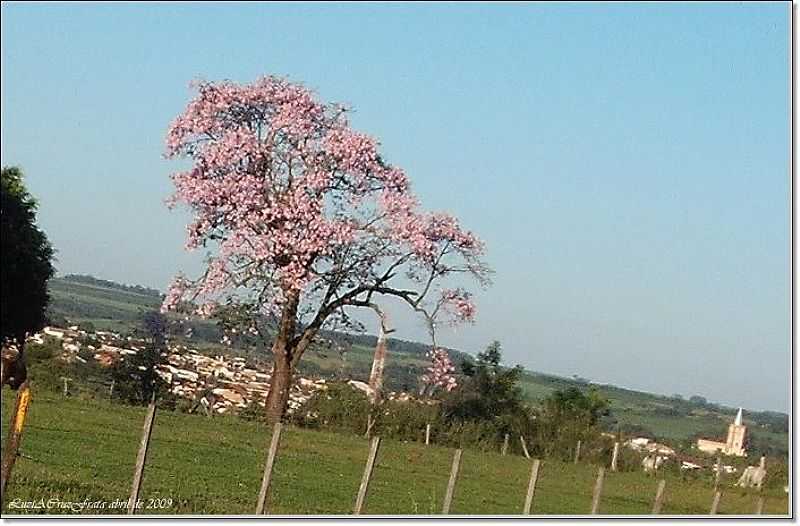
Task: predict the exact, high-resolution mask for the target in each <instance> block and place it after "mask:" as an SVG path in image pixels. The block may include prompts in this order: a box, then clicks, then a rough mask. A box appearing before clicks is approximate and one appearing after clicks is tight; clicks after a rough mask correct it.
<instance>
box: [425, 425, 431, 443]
mask: <svg viewBox="0 0 800 526" xmlns="http://www.w3.org/2000/svg"><path fill="white" fill-rule="evenodd" d="M430 443H431V425H430V424H425V445H426V446H427V445H428V444H430Z"/></svg>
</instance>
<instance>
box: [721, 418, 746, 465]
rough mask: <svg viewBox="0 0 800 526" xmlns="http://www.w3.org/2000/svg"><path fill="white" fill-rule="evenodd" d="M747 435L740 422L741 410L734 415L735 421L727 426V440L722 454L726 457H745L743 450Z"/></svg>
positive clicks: (744, 427)
mask: <svg viewBox="0 0 800 526" xmlns="http://www.w3.org/2000/svg"><path fill="white" fill-rule="evenodd" d="M746 434H747V426H745V425H744V423H743V422H742V408H741V407H740V408H739V412H738V413H736V420H734V421H733V423H732V424H731V425H730V426H728V439H727V440H726V441H725V450H724V451H723V453H725V454H726V455H733V456H737V457H746V456H747V452H746V451H745V449H744V439H745V435H746Z"/></svg>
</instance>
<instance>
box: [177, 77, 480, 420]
mask: <svg viewBox="0 0 800 526" xmlns="http://www.w3.org/2000/svg"><path fill="white" fill-rule="evenodd" d="M347 113H348V110H347V109H346V108H344V107H342V106H339V105H335V104H326V103H322V102H320V101H318V100H317V99H316V97H315V96H314V94H313V93H312V92H311V91H309V90H308V89H306V88H305V87H303V86H302V85H299V84H295V83H291V82H288V81H286V80H284V79H281V78H276V77H264V78H261V79H259V80H257V81H256V82H254V83H252V84H246V85H240V84H236V83H233V82H227V81H226V82H219V83H211V82H201V83H199V84H198V85H197V96H196V97H195V98H194V99H193V100H192V101H191V102H190V103H189V104H188V106H187V107H186V109H185V111H184V112H183V113H182V114H180V115H179V116H178V117H177V119H176V120H175V121H174V122H173V123H172V125H171V126H170V128H169V132H168V137H167V149H166V155H167V157H168V158H186V159H189V160H190V161H191V166H190V167H189V168H188V169H187V170H184V171H180V172H177V173H175V174H173V175H172V180H173V182H174V184H175V193H174V195H173V196H172V197H171V199H170V201H169V204H170V205H171V206H175V205H184V206H186V207H187V208H188V209H189V210H190V211H191V213H192V214H193V219H192V221H191V222H190V223H189V225H188V228H187V231H188V239H187V243H186V247H187V248H188V249H190V250H194V249H200V248H202V249H205V250H206V251H207V252H208V253H209V255H208V257H207V260H206V265H205V268H204V271H203V272H202V273H201V274H200V275H199V276H197V277H194V278H189V277H187V276H184V275H179V276H178V277H177V278H176V279H175V280H174V282H173V283H172V285H171V287H170V288H169V290H168V292H167V295H166V297H165V300H164V303H163V305H162V308H163V310H165V311H167V310H171V309H175V308H179V307H185V306H187V305H191V306H192V307H193V308H194V309H195V311H196V313H197V314H199V315H201V316H208V317H210V316H216V315H218V314H219V313H222V312H224V313H227V314H230V313H231V312H235V313H236V315H235V316H233V317H231V316H227V318H226V319H228V320H230V319H232V318H235V319H237V320H239V321H240V325H241V327H242V330H245V331H247V333H248V334H252V335H255V336H257V337H258V338H260V339H261V340H263V341H264V342H265V345H268V346H269V348H270V349H271V354H272V358H273V371H272V377H271V387H270V391H269V395H268V397H267V404H266V405H267V407H266V411H267V417H268V419H269V420H270V421H272V422H275V421H278V420H279V419H280V418H281V417H282V416H283V414H284V413H285V410H286V406H287V401H288V395H289V390H290V388H291V382H292V374H293V371H294V369H295V367H296V366H297V364H298V362H299V361H300V359H301V358H302V356H303V354H304V352H305V351H306V350H307V349H308V348H309V346H310V345H311V343H312V342H313V341H314V340H315V338H317V336H318V334H319V332H320V330H322V329H323V328H325V327H329V326H334V325H336V324H338V323H343V324H348V323H350V322H351V321H352V318H351V313H350V311H351V309H354V308H371V307H372V306H373V305H375V299H376V298H377V297H379V296H394V297H398V298H401V299H403V300H404V301H405V302H406V303H407V304H409V305H410V306H411V307H412V308H415V309H417V310H420V309H424V307H423V303H424V302H425V301H426V300H425V298H427V296H428V293H429V291H430V290H431V289H432V286H433V285H434V283H438V282H439V281H440V280H442V279H443V278H444V277H446V276H448V275H458V274H464V273H466V274H470V275H472V276H474V277H475V278H477V279H478V280H479V281H480V282H481V283H482V284H485V283H487V282H488V281H487V279H488V269H487V268H486V265H485V264H484V262H483V261H482V256H483V253H484V246H483V244H482V242H481V241H480V240H479V239H478V238H477V237H476V236H475V235H473V234H472V233H470V232H468V231H466V230H464V229H462V228H461V226H460V225H459V223H458V222H457V221H456V220H455V219H454V218H452V217H451V216H448V215H446V214H429V213H423V212H421V211H420V210H419V204H418V202H417V200H416V199H415V197H414V196H413V194H412V193H411V189H410V185H409V181H408V178H407V177H406V175H405V173H404V172H403V170H401V169H400V168H398V167H395V166H392V165H391V164H389V163H388V162H386V160H385V159H384V158H383V157H382V156H381V155H380V154H379V152H378V144H377V143H376V141H375V140H374V139H372V138H371V137H369V136H367V135H364V134H362V133H359V132H356V131H354V130H353V129H352V128H351V127H350V125H349V123H348V120H347ZM453 304H454V305H455V303H453ZM458 308H459V307H456V309H458ZM265 320H266V321H265Z"/></svg>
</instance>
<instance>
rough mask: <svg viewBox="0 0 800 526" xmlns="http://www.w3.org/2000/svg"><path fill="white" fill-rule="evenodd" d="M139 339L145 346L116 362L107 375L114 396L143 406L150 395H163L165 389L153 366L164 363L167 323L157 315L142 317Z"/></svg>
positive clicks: (149, 313) (151, 314) (149, 314)
mask: <svg viewBox="0 0 800 526" xmlns="http://www.w3.org/2000/svg"><path fill="white" fill-rule="evenodd" d="M139 332H140V334H139V335H140V336H142V337H143V338H144V341H145V342H146V345H145V347H144V348H143V349H139V350H138V351H137V353H136V354H133V355H127V356H126V357H125V359H124V360H122V361H119V362H117V363H116V364H115V365H114V367H113V369H112V372H111V377H112V378H113V380H114V390H115V392H116V396H117V397H119V398H121V399H123V400H126V401H127V402H129V403H133V404H142V405H143V404H147V403H148V402H149V401H150V399H151V397H152V396H153V395H154V394H159V393H161V394H165V388H166V387H167V386H166V384H165V382H164V380H163V379H162V378H161V377H160V376H159V375H158V373H157V367H158V366H159V365H160V364H162V363H164V362H165V361H166V351H167V344H166V342H167V332H168V322H167V319H166V317H165V316H164V315H163V314H161V313H160V312H156V311H151V312H147V313H145V314H144V316H143V320H142V329H140V331H139Z"/></svg>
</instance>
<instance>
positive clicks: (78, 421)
mask: <svg viewBox="0 0 800 526" xmlns="http://www.w3.org/2000/svg"><path fill="white" fill-rule="evenodd" d="M12 406H13V395H12V393H11V391H9V390H7V389H6V390H4V391H3V400H2V408H3V430H2V436H3V438H5V436H6V431H7V424H8V422H7V420H8V418H9V416H10V413H11V408H12ZM144 413H145V410H144V408H135V407H129V406H123V405H118V404H111V403H109V402H104V401H99V400H79V399H74V398H68V399H64V398H62V397H61V396H60V395H56V394H49V393H44V392H40V393H37V392H34V398H33V402H32V406H31V410H30V414H29V419H28V423H27V426H26V429H25V434H24V437H23V441H22V448H21V450H22V452H23V453H24V455H25V456H24V457H20V458H19V459H18V460H17V464H16V467H15V470H14V475H13V479H12V482H11V484H10V486H9V489H8V494H7V497H6V501H5V505H6V506H7V504H8V503H9V502H13V500H14V499H22V500H23V501H26V500H38V499H40V498H43V499H45V501H47V500H48V499H51V498H58V499H60V500H61V501H83V500H84V499H85V498H88V499H89V500H90V501H95V500H104V501H107V502H111V501H113V500H114V499H120V500H122V501H125V500H127V497H128V494H129V491H130V481H131V476H132V471H133V464H134V461H135V457H136V451H137V447H138V441H139V437H140V433H141V425H142V422H143V419H144ZM269 440H270V432H269V429H268V428H267V427H265V426H263V425H261V424H258V423H253V422H247V421H244V420H241V419H238V418H235V417H214V418H211V419H209V418H206V417H201V416H195V415H185V414H180V413H171V412H159V413H158V415H157V416H156V423H155V428H154V431H153V436H152V441H151V449H150V453H149V457H148V460H147V467H146V470H145V475H144V480H143V484H142V492H141V498H142V499H144V501H145V502H146V501H147V499H150V498H159V497H161V498H170V499H172V501H173V504H172V506H171V507H169V508H168V509H165V510H144V511H145V512H146V513H154V512H155V513H167V514H188V513H192V514H251V513H253V510H254V509H255V500H256V496H257V494H258V489H259V485H260V479H261V472H262V469H263V462H264V458H265V451H266V447H267V444H268V443H269ZM367 450H368V442H367V440H366V439H364V438H362V437H358V436H352V435H344V434H334V433H328V432H323V431H310V430H304V429H298V428H294V427H286V428H285V431H284V436H283V437H282V441H281V449H280V452H279V455H278V459H277V462H276V465H275V470H274V478H273V488H272V501H271V506H270V510H271V512H272V513H275V514H287V515H288V514H349V513H351V512H352V506H353V502H354V499H355V495H356V491H357V489H358V485H359V482H360V478H361V473H362V469H363V466H364V462H365V459H366V456H367ZM452 455H453V451H452V450H450V449H446V448H441V447H436V446H429V447H425V446H424V445H423V444H418V443H401V442H396V441H391V440H385V441H383V443H382V444H381V448H380V451H379V453H378V461H377V466H376V468H375V473H374V476H373V480H372V483H371V485H370V489H369V495H368V497H367V501H366V509H365V513H368V514H381V515H383V514H387V515H388V514H426V515H428V514H437V513H439V512H440V511H441V503H442V497H443V493H444V490H445V487H446V485H447V478H448V475H449V470H450V463H451V460H452ZM529 469H530V464H529V463H528V462H527V461H526V460H525V459H523V458H522V457H518V456H511V455H509V456H501V455H499V454H494V453H483V452H478V451H473V450H466V451H465V452H464V455H463V458H462V470H461V474H460V477H459V480H458V484H457V487H456V493H455V497H454V501H453V505H452V508H451V513H452V514H470V515H476V514H481V515H487V514H517V513H519V512H520V510H521V509H522V504H523V502H524V497H525V489H526V486H527V477H528V475H529ZM596 469H597V468H596V467H595V466H590V465H585V464H579V465H573V464H564V463H560V462H556V461H548V460H546V461H545V462H544V463H543V465H542V469H541V472H540V483H539V485H538V488H537V493H536V498H535V500H534V505H533V513H535V514H584V513H587V512H588V510H589V507H590V504H591V492H592V487H593V484H594V478H595V476H596ZM667 477H668V478H667V501H666V504H665V506H664V509H663V513H666V514H705V513H707V512H708V509H709V507H710V503H711V499H712V488H711V486H710V484H709V483H708V482H705V481H682V480H681V479H680V478H679V477H677V476H675V477H671V476H669V475H668V476H667ZM656 484H657V480H656V479H654V478H650V477H647V476H645V475H644V474H642V473H639V472H635V473H610V474H608V475H607V477H606V487H605V491H604V495H603V499H602V503H601V513H607V514H646V513H648V512H649V509H650V506H651V502H652V497H653V495H654V493H655V487H656ZM766 495H767V500H766V510H765V511H766V512H767V513H770V514H786V513H787V509H788V508H787V507H788V502H787V496H786V495H785V494H784V493H783V492H781V491H773V490H770V491H768V492H767V493H766ZM754 505H755V495H754V494H753V493H752V492H750V491H745V490H741V489H733V488H726V490H725V495H724V497H723V499H722V503H721V507H720V512H721V513H723V514H747V513H751V512H752V510H753V509H754ZM3 511H4V512H10V513H24V512H25V511H20V510H9V509H7V508H4V510H3ZM58 512H59V510H50V513H58ZM61 512H62V513H63V512H64V511H61ZM100 512H103V511H102V510H100V511H98V512H94V513H100ZM119 512H120V511H117V513H119ZM40 513H41V511H40ZM106 513H108V511H106Z"/></svg>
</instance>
